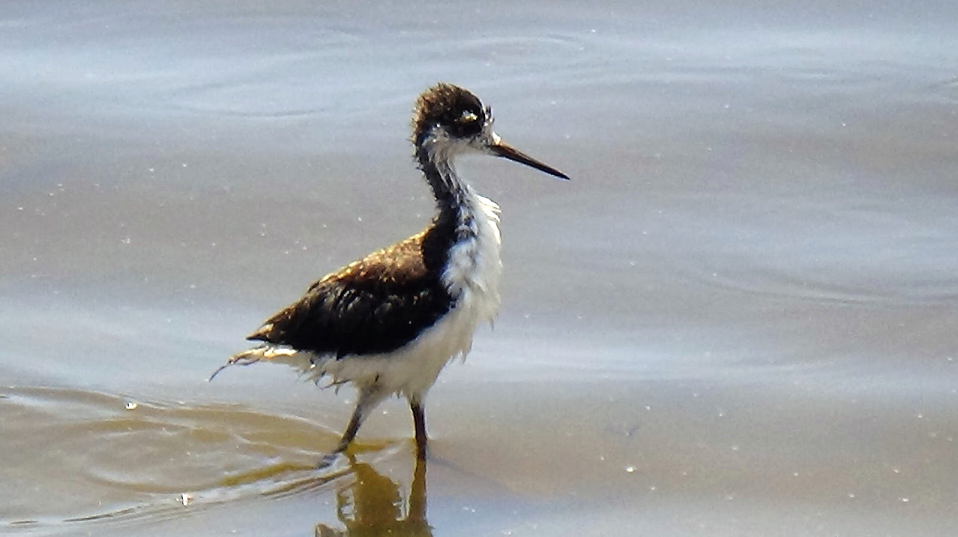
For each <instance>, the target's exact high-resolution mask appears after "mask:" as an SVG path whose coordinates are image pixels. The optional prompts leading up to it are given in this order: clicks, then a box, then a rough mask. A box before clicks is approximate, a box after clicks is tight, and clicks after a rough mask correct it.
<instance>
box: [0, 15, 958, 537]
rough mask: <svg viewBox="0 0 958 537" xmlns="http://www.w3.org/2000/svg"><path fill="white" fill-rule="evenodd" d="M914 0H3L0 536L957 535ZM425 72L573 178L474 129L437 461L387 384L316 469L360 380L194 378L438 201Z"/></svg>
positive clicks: (936, 224)
mask: <svg viewBox="0 0 958 537" xmlns="http://www.w3.org/2000/svg"><path fill="white" fill-rule="evenodd" d="M909 8H910V9H909V10H905V9H904V8H901V7H899V6H898V5H897V4H893V3H885V4H877V5H873V6H851V7H843V6H832V5H825V4H822V5H815V4H808V3H797V2H796V3H793V4H779V5H776V6H767V5H765V4H761V3H752V2H739V3H736V4H734V5H728V4H725V5H722V6H713V7H703V6H701V5H699V4H698V3H694V4H693V3H686V4H675V3H662V4H661V5H655V4H647V5H633V4H632V3H615V2H610V3H601V4H590V5H589V6H580V5H577V4H575V3H566V4H550V5H549V6H532V5H530V6H526V7H515V6H512V5H511V4H508V3H484V4H481V5H480V4H474V3H468V4H467V3H462V2H454V3H447V4H444V5H443V6H440V7H436V6H429V5H419V4H415V3H413V4H383V5H381V6H377V7H374V8H369V9H368V11H366V12H362V11H358V10H357V9H356V8H355V7H353V6H352V5H351V4H346V3H326V4H323V5H316V4H315V3H314V2H295V1H288V2H281V3H279V4H276V3H274V4H271V5H269V6H266V5H258V4H256V3H239V4H237V3H220V4H216V3H212V4H208V5H205V6H199V7H198V6H196V5H194V4H193V3H190V2H173V1H165V2H128V3H124V4H123V5H115V4H113V3H108V2H94V3H79V2H74V3H64V4H58V5H57V6H53V5H47V4H45V3H39V4H37V3H30V2H7V3H6V4H4V6H3V7H2V8H0V70H2V72H4V73H5V75H4V77H3V80H2V81H0V116H2V117H3V118H4V121H3V125H2V127H0V248H2V252H3V255H2V256H0V331H2V336H3V339H4V341H5V345H4V350H3V351H2V352H0V416H2V420H0V439H2V440H0V460H2V461H3V462H4V464H3V468H4V469H3V470H2V471H0V532H4V533H15V534H23V535H76V534H94V535H123V536H128V535H157V534H174V533H178V534H189V535H222V534H229V533H237V534H261V535H323V536H325V535H337V534H340V533H342V534H352V535H359V534H363V535H370V534H372V535H385V534H391V535H397V534H398V535H429V534H432V535H561V534H570V533H571V534H577V535H735V536H742V535H756V536H764V535H783V536H789V535H795V536H799V535H801V536H807V535H828V536H833V535H850V536H851V535H874V536H882V535H888V536H906V535H907V536H944V535H951V534H952V533H953V531H954V529H953V528H954V524H955V522H956V520H958V508H956V506H955V502H954V498H955V497H958V485H956V484H955V483H956V481H955V479H954V476H955V475H958V463H956V461H958V457H956V450H958V446H956V443H955V436H956V435H958V371H956V369H955V368H956V367H958V365H956V364H955V351H954V349H955V348H956V344H958V336H956V335H955V334H956V333H955V330H954V326H955V325H956V321H958V311H956V297H958V278H956V276H955V274H958V256H955V255H954V252H955V251H958V217H956V216H955V215H958V210H956V209H958V186H956V183H955V181H954V177H956V175H958V173H956V172H958V151H956V149H955V147H956V146H955V141H956V139H958V118H956V115H958V61H956V59H955V57H954V54H953V53H952V52H951V51H953V50H956V46H958V43H956V39H955V37H954V32H953V29H954V24H953V21H955V20H956V15H958V13H956V11H958V10H956V8H955V7H954V6H953V5H952V4H951V3H946V2H941V3H935V2H925V3H922V4H921V5H909ZM912 8H913V9H912ZM437 80H446V81H450V82H455V83H459V84H462V85H464V86H466V87H469V88H470V89H473V90H474V91H475V92H476V93H478V94H479V95H480V96H481V97H482V98H483V99H485V100H486V101H488V103H489V104H491V105H492V106H493V107H494V108H495V112H496V117H497V118H498V123H497V130H498V131H499V133H500V134H502V135H503V137H504V138H505V139H506V140H508V141H510V142H512V143H514V144H515V145H516V146H518V147H520V148H522V149H523V150H525V151H528V152H529V153H530V154H532V155H535V156H536V157H539V158H541V159H542V160H543V161H545V162H548V163H550V164H553V165H555V166H557V167H558V168H560V169H562V170H563V171H565V172H566V173H568V174H569V175H570V176H572V178H573V181H572V182H570V183H561V182H558V181H553V180H550V179H549V178H547V177H544V176H540V175H537V174H536V173H534V172H532V171H529V170H524V169H522V168H520V167H517V166H514V165H511V164H509V163H507V162H502V161H493V160H491V159H484V160H483V159H475V160H467V161H464V162H462V163H461V166H460V168H461V171H462V173H463V174H464V175H466V176H467V177H469V178H470V179H471V180H472V182H473V184H474V185H475V186H476V188H477V190H479V192H481V193H483V194H485V195H487V196H489V197H491V198H493V199H495V200H497V201H498V202H499V203H500V205H502V208H503V211H504V217H503V235H504V252H503V256H504V260H505V264H506V269H505V276H504V277H505V281H504V289H503V295H504V302H503V309H502V312H501V315H500V317H499V319H498V320H497V322H496V325H495V328H494V330H489V329H483V330H481V331H480V333H479V334H478V336H477V338H476V342H475V345H474V349H473V352H472V354H471V355H470V357H469V360H468V361H467V362H466V363H465V364H464V365H460V364H458V363H454V364H452V365H450V367H449V368H447V370H446V371H445V372H444V373H443V375H442V376H441V378H440V381H439V383H438V384H437V385H436V386H435V388H434V389H433V390H432V392H431V393H430V399H429V405H428V412H429V425H430V431H431V434H432V436H433V441H432V444H431V445H432V453H431V458H430V459H429V461H428V462H427V465H426V466H425V467H422V466H420V467H417V466H416V464H415V460H414V457H413V456H412V452H413V445H412V441H411V436H412V427H411V420H410V418H409V416H408V410H407V409H406V408H405V407H404V405H403V404H402V403H401V402H399V401H392V402H389V403H388V404H385V405H384V406H383V407H382V408H381V412H380V413H377V415H375V416H373V417H372V418H371V419H370V421H369V423H368V424H367V425H366V426H364V428H363V431H362V433H361V435H360V438H359V442H358V444H357V446H356V449H355V451H354V453H353V459H352V460H350V461H341V464H338V465H337V466H335V467H333V468H328V469H325V470H316V469H314V468H313V466H314V464H315V462H316V460H318V458H319V457H320V456H321V455H322V454H323V453H324V452H326V451H328V450H329V449H331V448H332V447H333V446H334V445H335V443H336V440H337V438H338V436H339V433H340V431H341V428H342V427H343V425H344V424H345V422H346V420H347V418H348V416H349V413H350V410H351V404H352V396H353V395H352V393H351V392H349V390H346V389H344V390H342V391H341V392H340V393H339V394H338V395H337V394H335V393H333V391H332V390H324V391H321V390H317V389H316V387H314V386H312V385H311V384H309V383H305V382H300V381H298V380H297V379H296V376H295V374H294V373H293V372H291V371H287V370H284V369H283V368H281V367H269V366H264V365H260V366H253V367H250V368H234V369H230V370H228V371H226V372H224V373H223V374H222V375H221V376H220V377H218V378H217V380H216V382H214V383H207V382H206V377H208V375H209V374H210V373H211V372H212V371H213V370H214V369H215V368H216V367H217V366H219V365H220V364H221V363H222V362H223V360H225V358H226V357H227V356H229V355H230V354H231V353H233V352H235V351H237V350H239V349H242V348H243V345H244V342H243V340H242V339H243V336H244V335H245V334H246V333H248V332H249V331H250V330H252V329H254V328H255V327H256V326H257V325H258V323H259V321H261V320H262V319H263V318H265V317H266V316H267V315H269V314H271V313H272V312H273V311H275V310H276V309H278V308H279V307H281V306H283V305H285V304H286V303H287V302H288V301H291V300H293V299H295V298H296V297H297V296H299V294H300V293H301V292H302V291H303V290H304V289H305V288H306V286H307V285H308V284H309V282H311V281H312V280H313V279H315V278H317V277H319V276H321V275H322V274H324V273H326V272H328V271H330V270H332V269H335V268H336V267H338V266H340V265H342V264H344V263H346V262H349V261H350V260H352V259H354V258H356V257H358V256H360V255H363V254H364V253H366V252H368V251H369V250H372V249H375V248H379V247H381V246H383V245H385V244H388V243H390V242H391V241H394V240H398V239H401V238H403V237H405V236H407V235H409V234H412V233H414V232H416V231H418V230H419V229H420V228H421V227H422V226H423V225H424V224H425V222H427V221H428V219H429V218H430V217H431V211H432V201H431V200H430V199H429V196H428V190H427V189H426V188H425V187H424V186H423V185H422V184H421V180H420V179H419V178H418V176H417V172H416V170H415V167H414V165H413V163H412V161H411V157H410V147H409V144H408V142H407V141H406V140H405V138H407V137H408V114H409V110H410V108H411V106H412V103H413V100H414V98H415V96H416V95H417V94H418V93H419V92H420V91H421V90H422V89H424V88H425V87H428V86H429V85H431V84H433V83H434V82H436V81H437ZM337 532H340V533H337Z"/></svg>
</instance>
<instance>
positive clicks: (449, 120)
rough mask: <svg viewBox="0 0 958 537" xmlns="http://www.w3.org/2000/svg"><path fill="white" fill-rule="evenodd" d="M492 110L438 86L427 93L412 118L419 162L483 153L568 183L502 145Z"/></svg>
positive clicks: (461, 92)
mask: <svg viewBox="0 0 958 537" xmlns="http://www.w3.org/2000/svg"><path fill="white" fill-rule="evenodd" d="M493 121H494V120H493V117H492V108H490V107H488V106H483V104H482V101H480V100H479V98H478V97H476V96H475V95H474V94H473V93H472V92H470V91H469V90H467V89H464V88H460V87H459V86H454V85H452V84H446V83H439V84H436V85H435V86H433V87H431V88H429V89H427V90H426V91H424V92H423V93H422V94H421V95H420V96H419V99H418V100H417V101H416V109H415V113H414V115H413V143H414V144H415V145H416V151H417V154H418V156H419V158H420V160H423V159H426V160H429V161H432V162H434V163H435V162H439V161H446V162H448V161H451V160H452V158H453V157H455V156H456V155H459V154H462V153H482V154H486V155H493V156H497V157H502V158H506V159H509V160H512V161H514V162H519V163H521V164H525V165H527V166H531V167H533V168H535V169H537V170H540V171H543V172H545V173H548V174H549V175H553V176H555V177H559V178H562V179H568V178H569V177H568V176H567V175H566V174H564V173H562V172H560V171H559V170H557V169H555V168H553V167H551V166H549V165H546V164H544V163H542V162H540V161H538V160H536V159H534V158H532V157H530V156H528V155H526V154H524V153H522V152H521V151H519V150H517V149H516V148H514V147H512V146H510V145H509V144H506V143H505V142H503V141H502V139H501V138H500V137H499V135H498V134H496V133H495V131H494V130H493V128H492V125H493Z"/></svg>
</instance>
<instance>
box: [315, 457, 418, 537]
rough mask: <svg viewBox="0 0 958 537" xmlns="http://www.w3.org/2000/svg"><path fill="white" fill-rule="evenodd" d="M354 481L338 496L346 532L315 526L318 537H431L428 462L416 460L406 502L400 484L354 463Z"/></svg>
mask: <svg viewBox="0 0 958 537" xmlns="http://www.w3.org/2000/svg"><path fill="white" fill-rule="evenodd" d="M351 466H352V472H353V474H354V475H355V480H354V481H353V482H352V483H350V484H349V485H347V486H344V487H343V488H341V489H340V490H339V491H337V492H336V517H337V518H338V519H339V520H340V522H342V523H343V525H344V526H345V527H346V529H345V530H338V529H334V528H331V527H329V526H327V525H325V524H318V525H317V526H316V530H315V535H316V537H338V536H344V537H345V536H349V537H360V536H362V537H368V536H373V535H390V536H398V537H431V536H432V528H431V527H430V526H429V523H428V522H427V521H426V461H425V460H422V459H420V458H419V457H417V458H416V468H415V470H414V471H413V480H412V485H410V487H409V496H408V497H406V498H405V499H404V498H403V495H402V492H403V491H402V490H401V488H400V485H399V483H396V482H395V481H393V480H391V479H389V478H388V477H386V476H384V475H382V474H380V473H379V472H377V471H376V470H375V469H374V468H373V467H372V466H371V465H369V464H366V463H361V462H360V463H357V462H355V460H351Z"/></svg>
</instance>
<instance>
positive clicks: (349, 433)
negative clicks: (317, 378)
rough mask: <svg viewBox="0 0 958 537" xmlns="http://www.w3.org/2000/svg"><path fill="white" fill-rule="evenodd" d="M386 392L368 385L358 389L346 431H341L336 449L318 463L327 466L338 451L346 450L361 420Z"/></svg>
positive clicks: (361, 422)
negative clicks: (354, 406) (354, 408)
mask: <svg viewBox="0 0 958 537" xmlns="http://www.w3.org/2000/svg"><path fill="white" fill-rule="evenodd" d="M386 395H387V394H386V393H385V392H383V391H382V390H381V389H379V387H378V386H375V385H374V386H368V387H364V388H361V389H360V390H359V400H358V401H356V410H353V416H352V417H351V418H350V419H349V424H348V425H346V431H345V432H344V433H343V437H342V438H341V439H340V440H339V445H337V446H336V449H335V450H333V452H332V453H330V454H328V455H326V456H325V457H323V460H321V461H320V463H319V465H320V466H321V467H322V466H328V465H329V464H331V463H332V461H333V460H335V458H336V456H337V455H339V454H340V453H342V452H344V451H346V448H348V447H349V444H350V442H352V441H353V439H354V438H356V433H358V432H359V427H360V426H362V424H363V422H364V421H366V418H367V417H369V413H370V412H372V410H373V409H374V408H376V405H378V404H379V403H381V402H382V400H383V399H384V398H385V397H386Z"/></svg>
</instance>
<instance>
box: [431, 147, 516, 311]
mask: <svg viewBox="0 0 958 537" xmlns="http://www.w3.org/2000/svg"><path fill="white" fill-rule="evenodd" d="M434 156H435V155H430V154H427V153H426V152H425V151H424V150H422V149H420V151H419V152H417V157H418V160H419V167H420V169H422V172H423V174H424V175H425V177H426V181H427V182H428V183H429V186H430V187H432V191H433V195H434V196H435V198H436V205H437V207H438V210H439V213H438V214H437V215H436V218H435V219H434V220H433V223H432V231H433V232H434V233H435V234H436V235H441V236H443V240H442V241H441V242H443V243H444V248H445V251H446V256H445V263H444V270H443V276H442V278H443V281H444V283H445V284H446V286H447V287H448V288H449V291H450V292H451V293H452V294H453V296H461V295H462V293H464V292H468V291H476V290H481V292H482V293H483V294H489V295H490V299H492V300H490V303H495V304H496V305H498V280H499V273H500V271H501V266H502V263H501V261H500V258H499V247H500V237H499V225H498V224H499V216H498V211H499V207H498V206H497V205H496V204H495V203H493V202H492V201H490V200H488V199H486V198H483V197H482V196H479V195H478V194H476V193H475V192H473V190H472V189H471V188H470V187H469V185H468V184H466V183H465V182H464V181H463V180H462V179H460V178H459V176H458V175H457V174H456V171H455V169H454V168H453V165H452V161H451V159H449V158H430V157H434Z"/></svg>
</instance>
